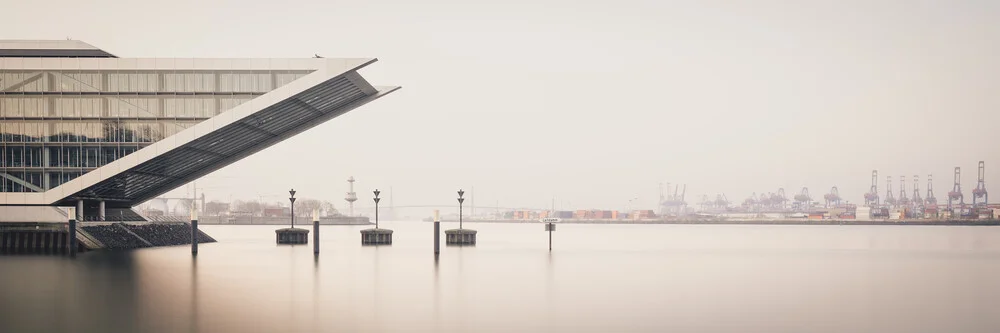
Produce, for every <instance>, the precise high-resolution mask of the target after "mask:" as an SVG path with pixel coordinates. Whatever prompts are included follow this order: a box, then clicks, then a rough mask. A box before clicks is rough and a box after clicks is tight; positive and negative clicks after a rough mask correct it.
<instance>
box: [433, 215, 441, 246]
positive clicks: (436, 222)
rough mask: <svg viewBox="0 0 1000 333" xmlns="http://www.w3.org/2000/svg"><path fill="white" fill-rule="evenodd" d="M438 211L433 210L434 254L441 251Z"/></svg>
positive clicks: (439, 216)
mask: <svg viewBox="0 0 1000 333" xmlns="http://www.w3.org/2000/svg"><path fill="white" fill-rule="evenodd" d="M440 213H441V212H440V211H438V210H437V209H435V210H434V255H437V254H438V253H441V215H440Z"/></svg>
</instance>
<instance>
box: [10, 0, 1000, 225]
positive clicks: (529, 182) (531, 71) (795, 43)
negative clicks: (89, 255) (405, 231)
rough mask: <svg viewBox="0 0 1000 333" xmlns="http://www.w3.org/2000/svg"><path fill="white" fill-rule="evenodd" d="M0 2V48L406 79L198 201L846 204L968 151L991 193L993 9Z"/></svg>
mask: <svg viewBox="0 0 1000 333" xmlns="http://www.w3.org/2000/svg"><path fill="white" fill-rule="evenodd" d="M0 1H2V2H3V8H4V12H6V13H8V15H5V16H4V18H3V19H2V20H0V28H2V29H0V31H3V35H2V36H0V37H2V38H0V39H63V38H66V37H71V38H73V39H80V40H84V41H87V42H89V43H91V44H93V45H95V46H97V47H100V48H103V49H105V50H107V51H109V52H111V53H114V54H116V55H118V56H120V57H311V56H312V55H313V54H315V53H318V54H320V55H323V56H325V57H378V58H379V60H380V61H379V62H377V63H375V64H374V65H372V66H370V67H368V68H366V69H364V70H363V72H362V74H363V75H364V76H365V77H366V78H368V79H369V80H370V81H371V82H372V83H373V84H375V85H401V86H403V89H402V90H400V91H398V92H395V93H393V94H391V95H389V96H387V97H385V98H383V99H380V100H378V101H376V102H374V103H371V104H368V105H366V106H364V107H362V108H360V109H357V110H355V111H352V112H350V113H348V114H347V115H344V116H342V117H338V118H336V119H334V120H332V121H330V122H328V123H326V124H324V125H321V126H318V127H316V128H314V129H312V130H309V131H308V132H305V133H303V134H301V135H299V136H297V137H294V138H292V139H289V140H287V141H285V142H282V143H280V144H278V145H276V146H273V147H271V148H269V149H267V150H265V151H263V152H260V153H258V154H256V155H254V156H251V157H249V158H247V159H245V160H243V161H240V162H237V163H236V164H233V165H231V166H229V167H227V168H225V169H222V170H220V171H218V172H215V173H213V174H211V175H209V176H206V177H205V178H203V179H202V180H200V181H198V186H199V187H203V188H204V191H206V193H207V195H208V198H209V199H222V200H228V199H229V198H230V196H231V197H232V198H243V199H250V198H256V197H257V196H258V195H265V196H266V195H272V196H271V197H265V199H267V200H284V199H283V198H285V197H287V193H286V191H287V190H288V188H290V187H294V188H295V189H296V190H298V191H299V193H300V194H299V195H300V196H303V197H313V198H320V199H326V200H331V201H334V202H335V203H336V204H337V206H338V208H342V207H343V206H344V205H343V201H342V198H343V196H344V192H346V190H347V189H346V187H347V186H346V182H345V181H344V180H345V179H346V178H347V177H348V176H351V175H353V176H355V178H357V179H358V182H357V185H358V189H357V190H358V192H359V197H360V198H361V202H362V204H360V205H361V206H368V205H370V204H368V202H370V198H371V194H370V190H371V189H373V188H375V187H379V188H381V189H383V190H386V189H388V188H389V187H390V186H391V187H393V190H394V192H395V193H394V199H395V203H396V205H405V204H451V203H454V202H455V197H456V195H455V191H456V190H457V189H458V188H460V187H464V188H465V189H466V190H467V191H468V190H469V188H471V187H472V186H475V188H476V194H477V196H476V200H477V204H488V205H495V204H496V203H497V201H499V203H500V205H501V206H534V207H547V206H548V205H549V203H550V200H551V197H552V196H555V197H556V200H557V202H558V204H557V205H562V206H563V207H561V208H605V209H616V208H617V209H622V208H624V206H625V205H626V203H627V202H628V200H629V199H631V198H634V197H638V198H639V200H637V202H636V203H635V204H634V206H636V207H642V206H645V207H648V208H650V209H652V208H653V207H654V205H655V202H656V196H657V184H658V183H660V182H663V183H667V182H670V183H678V182H680V183H686V184H688V198H687V201H688V202H689V203H691V204H694V203H697V202H698V201H699V199H700V196H701V195H702V194H710V195H712V196H714V195H715V193H720V192H724V193H725V194H726V195H727V196H728V197H729V198H730V200H731V201H734V202H742V201H743V199H745V198H746V197H747V196H749V194H750V193H751V192H762V191H775V190H776V189H777V188H779V187H784V188H785V189H786V191H788V192H789V195H790V196H791V194H792V192H797V191H798V190H799V189H801V188H802V187H803V186H807V187H809V189H810V190H811V191H812V193H813V197H814V198H817V199H818V200H822V194H823V193H825V192H827V191H828V190H829V189H830V187H831V186H838V187H839V188H840V191H841V194H842V195H843V196H845V197H846V198H847V199H849V200H851V201H862V200H863V199H862V193H863V192H865V191H866V190H867V188H868V187H869V182H870V179H869V178H870V173H871V170H872V169H878V170H879V172H880V173H881V174H883V175H886V174H887V175H892V176H893V178H896V179H897V180H898V176H900V175H906V177H907V178H912V176H913V175H914V174H919V175H920V176H921V178H925V177H926V175H927V174H928V173H933V174H934V175H935V178H936V179H937V181H936V182H935V186H936V190H937V191H936V192H937V194H938V197H939V198H941V199H943V198H945V193H946V192H947V191H948V190H950V188H951V173H952V168H954V167H955V166H961V167H962V168H963V171H964V177H963V187H964V190H965V194H966V198H967V199H966V201H971V191H972V188H973V187H974V186H975V177H976V169H975V167H976V164H977V162H978V161H979V160H985V161H986V163H987V168H988V169H987V171H988V172H987V184H991V185H994V186H995V188H996V191H1000V176H998V175H1000V147H998V145H997V142H998V139H1000V132H998V131H997V130H996V129H997V127H998V126H1000V114H998V111H1000V94H998V93H997V92H998V88H1000V62H998V60H997V59H1000V45H998V43H1000V23H997V22H1000V2H998V1H944V0H941V1H902V0H901V1H877V0H870V1H843V0H841V1H793V0H788V1H764V0H755V1H704V0H702V1H665V0H661V1H632V0H618V1H603V2H596V1H568V0H566V1H557V0H541V1H516V0H514V1H491V2H483V1H404V0H399V1H329V0H324V1H294V0H288V1H278V2H275V1H256V0H249V1H248V0H242V1H186V0H172V1H155V2H153V1H149V2H144V1H57V0H49V1H14V0H0ZM10 13H18V14H16V15H9V14H10ZM290 161H294V162H290ZM879 186H880V192H882V193H880V195H884V188H883V186H884V178H883V179H880V184H879ZM895 186H897V187H896V190H895V192H898V181H897V182H896V184H895ZM911 186H912V184H907V187H908V188H911V189H912V187H911ZM925 186H926V185H925V182H924V181H922V182H921V188H922V189H923V188H924V187H925ZM185 191H186V190H184V189H181V190H180V191H179V192H175V193H174V194H183V193H184V192H185ZM897 194H898V193H897ZM994 196H995V198H1000V192H997V194H994ZM996 200H998V199H994V201H996ZM570 206H572V207H570Z"/></svg>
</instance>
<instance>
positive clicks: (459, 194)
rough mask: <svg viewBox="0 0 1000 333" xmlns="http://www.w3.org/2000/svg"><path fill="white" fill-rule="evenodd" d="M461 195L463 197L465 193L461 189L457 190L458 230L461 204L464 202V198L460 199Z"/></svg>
mask: <svg viewBox="0 0 1000 333" xmlns="http://www.w3.org/2000/svg"><path fill="white" fill-rule="evenodd" d="M463 195H465V191H462V190H461V189H459V190H458V229H462V203H464V202H465V198H463V197H462V196H463Z"/></svg>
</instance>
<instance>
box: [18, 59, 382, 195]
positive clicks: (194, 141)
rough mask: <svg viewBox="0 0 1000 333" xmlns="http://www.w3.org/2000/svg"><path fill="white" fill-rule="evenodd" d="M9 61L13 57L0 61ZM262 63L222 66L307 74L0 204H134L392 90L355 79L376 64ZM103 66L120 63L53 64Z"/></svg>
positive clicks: (192, 63)
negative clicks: (93, 167)
mask: <svg viewBox="0 0 1000 333" xmlns="http://www.w3.org/2000/svg"><path fill="white" fill-rule="evenodd" d="M12 59H14V60H21V59H15V58H7V59H0V61H12ZM42 60H43V61H44V59H42ZM73 60H78V62H77V63H73V62H72V61H73ZM128 60H129V61H130V64H131V65H130V66H129V67H130V68H136V69H141V68H143V67H147V66H148V67H152V68H150V69H164V68H165V67H169V68H176V69H179V70H184V69H192V68H195V67H197V68H205V67H206V65H210V64H211V61H213V60H211V59H194V60H192V59H167V60H165V59H156V60H154V61H151V62H150V61H138V62H136V61H135V59H128ZM243 60H246V59H243ZM263 60H264V61H268V60H269V61H270V62H269V63H260V60H257V59H253V60H249V61H246V62H245V63H241V62H237V63H235V64H232V63H230V67H227V68H229V69H234V70H238V69H253V68H261V67H262V66H264V67H267V68H271V69H275V67H278V68H286V69H308V70H313V72H312V73H310V74H308V75H306V76H304V77H302V78H300V79H297V80H295V81H292V82H290V83H288V84H286V85H283V86H281V87H279V88H277V89H274V90H272V91H270V92H268V93H266V94H264V95H261V96H259V97H256V98H254V99H252V100H250V101H249V102H246V103H244V104H241V105H239V106H237V107H235V108H233V109H230V110H228V111H225V112H223V113H221V114H219V115H217V116H215V117H213V118H210V119H208V120H205V121H203V122H201V123H198V124H197V125H195V126H193V127H190V128H187V129H185V130H183V131H181V132H180V133H177V134H175V135H173V136H170V137H168V138H165V139H163V140H161V141H158V142H156V143H153V144H152V145H150V146H148V147H145V148H143V149H140V150H139V151H136V152H135V153H132V154H130V155H127V156H125V157H123V158H121V159H118V160H116V161H114V162H112V163H109V164H107V165H105V166H102V167H100V168H97V169H96V170H93V171H90V172H88V173H85V174H83V175H82V176H80V177H78V178H76V179H73V180H71V181H69V182H66V183H64V184H62V185H60V186H58V187H55V188H53V189H50V190H48V191H45V192H42V193H0V197H4V199H5V200H0V203H6V204H12V205H18V204H22V205H23V204H28V205H31V204H41V205H53V204H54V205H72V204H74V202H75V201H77V200H79V199H84V200H106V201H107V203H108V206H110V207H115V206H122V207H126V206H134V205H137V204H139V203H142V202H143V201H146V200H148V199H151V198H154V197H156V196H159V195H161V194H163V193H166V192H168V191H170V190H173V189H175V188H177V187H180V186H182V185H184V184H186V183H188V182H190V181H192V180H195V179H197V178H198V177H201V176H204V175H206V174H208V173H211V172H213V171H215V170H218V169H220V168H222V167H225V166H227V165H229V164H232V163H234V162H236V161H238V160H240V159H242V158H244V157H247V156H249V155H251V154H253V153H256V152H258V151H260V150H262V149H264V148H267V147H269V146H271V145H274V144H275V143H278V142H280V141H282V140H284V139H287V138H289V137H291V136H293V135H295V134H298V133H301V132H302V131H305V130H307V129H309V128H312V127H314V126H316V125H319V124H321V123H323V122H325V121H327V120H330V119H333V118H334V117H337V116H339V115H341V114H344V113H346V112H348V111H350V110H352V109H354V108H357V107H359V106H361V105H364V104H366V103H368V102H370V101H373V100H375V99H377V98H379V97H382V96H385V95H386V94H389V93H391V92H393V91H395V90H396V89H399V87H374V86H372V85H371V84H369V83H368V81H366V80H365V79H364V78H363V77H361V75H360V74H358V72H357V70H358V69H360V68H362V67H364V66H366V65H368V64H371V63H373V62H375V61H376V59H331V58H311V59H263ZM111 61H126V59H92V60H87V59H59V61H58V64H57V65H58V66H62V67H67V68H77V69H81V70H86V69H89V68H91V67H95V69H96V68H101V67H103V68H105V69H107V68H110V67H108V66H110V65H111V64H110V63H108V62H111ZM206 61H207V62H208V63H206ZM143 64H145V65H143ZM198 64H201V65H198ZM18 65H21V66H22V67H29V68H31V67H37V66H39V65H40V64H39V63H37V62H36V61H33V60H30V61H29V60H27V59H25V61H24V62H23V63H19V64H18ZM53 65H56V64H53ZM244 67H245V68H244ZM15 68H17V67H15Z"/></svg>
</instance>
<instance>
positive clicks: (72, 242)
mask: <svg viewBox="0 0 1000 333" xmlns="http://www.w3.org/2000/svg"><path fill="white" fill-rule="evenodd" d="M67 231H68V232H69V237H66V242H67V243H69V244H68V245H67V246H68V247H69V256H70V257H76V208H74V207H70V208H69V230H67Z"/></svg>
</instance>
